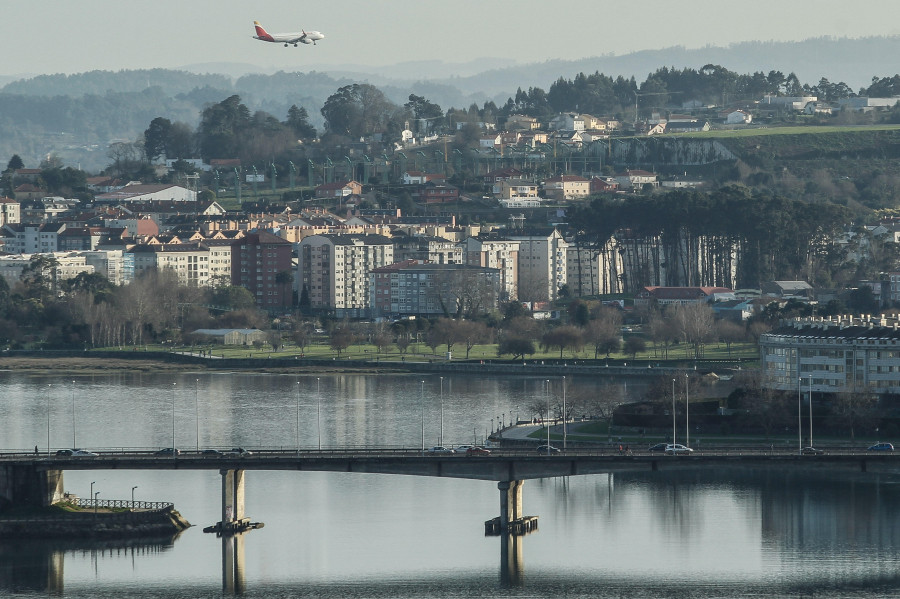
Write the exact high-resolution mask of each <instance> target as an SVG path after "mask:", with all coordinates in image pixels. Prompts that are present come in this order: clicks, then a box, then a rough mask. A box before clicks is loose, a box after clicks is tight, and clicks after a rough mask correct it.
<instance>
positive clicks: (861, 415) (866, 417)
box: [810, 385, 878, 441]
mask: <svg viewBox="0 0 900 599" xmlns="http://www.w3.org/2000/svg"><path fill="white" fill-rule="evenodd" d="M810 401H812V398H810ZM877 403H878V396H877V395H875V393H874V392H873V391H872V390H871V389H870V388H868V387H864V386H861V385H850V386H849V387H847V388H846V389H845V390H844V391H841V392H839V393H838V394H837V395H836V396H835V397H834V400H833V402H832V412H833V413H834V415H835V416H837V417H838V419H839V421H840V422H842V423H843V424H844V425H845V426H846V427H847V428H848V429H849V432H850V440H851V441H853V440H854V439H855V437H856V427H858V426H864V425H866V424H868V423H870V422H871V421H872V420H873V418H874V416H875V414H874V411H875V406H876V405H877Z"/></svg>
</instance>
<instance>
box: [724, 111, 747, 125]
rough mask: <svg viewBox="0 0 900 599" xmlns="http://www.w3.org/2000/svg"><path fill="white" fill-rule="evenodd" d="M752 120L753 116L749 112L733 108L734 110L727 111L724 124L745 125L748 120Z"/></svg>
mask: <svg viewBox="0 0 900 599" xmlns="http://www.w3.org/2000/svg"><path fill="white" fill-rule="evenodd" d="M752 120H753V116H752V115H751V114H750V113H749V112H744V111H743V110H735V111H734V112H729V113H728V115H727V116H726V117H725V124H726V125H747V124H749V123H750V121H752Z"/></svg>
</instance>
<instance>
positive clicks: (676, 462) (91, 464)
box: [0, 449, 900, 481]
mask: <svg viewBox="0 0 900 599" xmlns="http://www.w3.org/2000/svg"><path fill="white" fill-rule="evenodd" d="M0 465H17V466H30V467H33V468H35V469H37V470H286V471H309V472H360V473H373V474H404V475H411V476H433V477H445V478H465V479H476V480H492V481H510V480H528V479H535V478H550V477H559V476H578V475H586V474H602V473H607V472H627V471H634V472H640V471H660V470H670V469H698V470H705V469H715V468H728V469H747V468H752V469H788V468H797V467H799V468H803V469H812V468H815V469H825V468H828V469H840V470H849V471H856V472H886V473H890V472H896V473H900V454H896V455H895V454H893V453H889V452H867V451H861V450H851V449H844V450H829V451H828V452H827V453H825V454H823V455H799V454H798V453H797V451H796V450H794V451H771V450H762V449H761V450H747V449H742V450H731V451H702V452H695V453H693V454H691V455H677V456H671V455H662V454H659V453H650V452H646V451H645V452H638V453H634V454H627V455H626V454H620V453H618V452H611V451H610V450H609V449H606V450H589V449H580V450H570V451H566V452H560V453H554V454H551V455H544V454H539V453H537V452H535V451H534V450H533V449H532V450H524V449H522V450H494V451H493V452H492V453H491V455H489V456H471V457H467V456H465V455H463V454H430V453H428V452H424V453H423V452H422V451H421V450H418V449H391V450H388V449H368V450H359V449H354V450H328V451H307V450H304V451H299V452H298V451H296V450H293V451H291V450H278V451H255V452H254V453H253V455H248V456H244V457H237V456H234V457H232V456H209V455H203V454H202V453H196V452H184V453H182V455H179V456H175V457H170V456H169V457H166V456H158V455H154V453H153V452H148V451H102V452H98V455H97V457H62V456H60V457H58V456H55V455H54V456H40V455H38V456H35V455H34V454H9V453H7V454H0Z"/></svg>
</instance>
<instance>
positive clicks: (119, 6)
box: [0, 0, 900, 75]
mask: <svg viewBox="0 0 900 599" xmlns="http://www.w3.org/2000/svg"><path fill="white" fill-rule="evenodd" d="M857 7H858V8H857ZM7 8H8V10H6V11H4V20H5V22H6V27H4V31H3V34H2V36H0V55H2V56H3V57H4V60H3V66H2V67H0V74H2V75H20V74H38V73H78V72H84V71H90V70H95V69H104V70H118V69H138V68H154V67H163V68H173V67H178V66H182V65H188V64H197V63H207V62H239V63H249V64H253V65H258V66H260V67H263V68H267V69H271V68H277V69H284V70H298V71H310V70H321V69H323V68H325V67H329V66H332V65H341V64H362V65H388V64H395V63H398V62H404V61H409V60H423V59H426V60H427V59H438V60H443V61H445V62H467V61H470V60H475V59H478V58H483V57H499V58H511V59H515V60H517V61H518V62H542V61H545V60H548V59H553V58H562V59H577V58H586V57H590V56H598V55H602V54H610V53H612V54H626V53H629V52H633V51H636V50H644V49H657V48H665V47H669V46H674V45H682V46H686V47H688V48H695V47H700V46H704V45H707V44H710V45H728V44H729V43H732V42H739V41H748V40H776V41H782V40H800V39H806V38H810V37H819V36H826V35H827V36H834V37H861V36H869V35H895V34H898V33H900V18H898V17H900V0H868V1H867V2H861V3H853V2H848V1H847V0H753V1H750V2H748V1H746V0H741V1H732V0H690V1H689V2H673V1H672V0H556V1H549V0H316V1H313V0H290V1H285V0H278V1H267V0H251V1H248V0H177V1H176V0H155V1H154V0H138V1H132V0H115V1H113V0H78V1H77V2H75V1H72V2H59V1H57V0H53V1H52V2H51V1H49V0H23V1H16V2H13V3H12V4H11V5H10V6H9V7H7ZM254 20H259V21H261V22H262V24H263V25H264V26H265V27H266V28H267V29H268V30H269V31H270V32H276V33H280V32H292V31H298V30H299V29H301V28H304V29H314V30H318V31H321V32H322V33H324V34H325V35H326V36H327V39H326V40H323V41H321V42H319V44H318V45H317V46H315V47H314V46H301V47H300V48H294V47H289V48H284V47H283V46H282V45H280V44H269V43H263V42H259V41H257V40H254V39H251V36H252V35H253V33H254V32H253V27H252V24H253V21H254Z"/></svg>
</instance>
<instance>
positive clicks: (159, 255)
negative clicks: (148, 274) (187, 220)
mask: <svg viewBox="0 0 900 599" xmlns="http://www.w3.org/2000/svg"><path fill="white" fill-rule="evenodd" d="M131 252H132V253H133V254H134V273H135V275H140V273H142V272H144V271H145V270H149V269H156V270H163V269H169V270H171V271H172V272H174V273H175V275H176V276H177V277H178V282H179V283H181V284H182V285H190V286H195V287H206V286H208V285H209V254H210V252H209V249H208V248H206V247H204V246H202V245H200V244H193V243H191V244H188V243H178V244H160V245H138V246H135V247H134V248H132V250H131Z"/></svg>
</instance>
